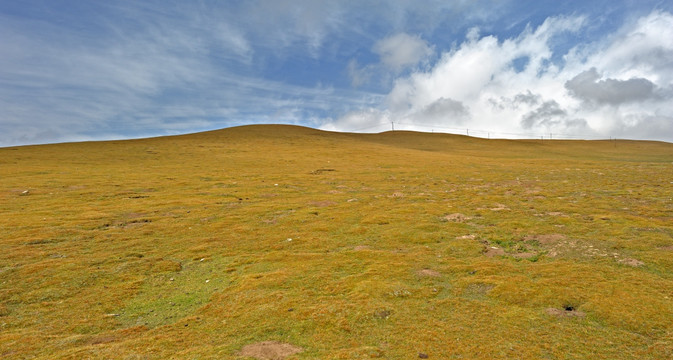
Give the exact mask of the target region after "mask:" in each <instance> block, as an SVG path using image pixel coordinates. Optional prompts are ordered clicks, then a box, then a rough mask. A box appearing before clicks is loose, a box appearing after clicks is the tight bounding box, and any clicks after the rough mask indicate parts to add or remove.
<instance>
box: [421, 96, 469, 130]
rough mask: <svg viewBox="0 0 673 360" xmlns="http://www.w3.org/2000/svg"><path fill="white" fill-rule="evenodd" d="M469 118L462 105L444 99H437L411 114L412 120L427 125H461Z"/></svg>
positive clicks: (466, 110)
mask: <svg viewBox="0 0 673 360" xmlns="http://www.w3.org/2000/svg"><path fill="white" fill-rule="evenodd" d="M469 116H470V111H469V109H468V108H467V107H466V106H465V105H464V104H463V103H461V102H460V101H456V100H453V99H445V98H439V99H437V100H435V101H434V102H432V103H430V104H428V105H427V106H426V107H424V108H423V109H422V110H421V111H419V112H417V113H414V114H412V118H414V119H415V120H416V121H417V122H420V123H429V124H436V123H445V124H446V123H448V124H461V123H463V122H464V121H465V119H467V118H469Z"/></svg>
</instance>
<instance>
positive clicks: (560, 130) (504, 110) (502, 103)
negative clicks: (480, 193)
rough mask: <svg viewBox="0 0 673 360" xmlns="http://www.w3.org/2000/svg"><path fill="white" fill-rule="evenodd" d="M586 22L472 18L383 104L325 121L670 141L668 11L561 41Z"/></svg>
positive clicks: (672, 53)
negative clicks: (479, 24) (505, 24)
mask: <svg viewBox="0 0 673 360" xmlns="http://www.w3.org/2000/svg"><path fill="white" fill-rule="evenodd" d="M591 25H592V24H590V23H589V22H588V20H587V18H585V17H583V16H557V17H549V18H547V19H546V20H545V21H544V22H543V23H542V24H541V25H539V26H538V27H536V28H532V27H530V26H528V27H526V28H525V29H524V30H523V31H522V32H521V33H519V34H518V35H516V36H513V37H508V38H498V37H497V36H494V35H482V34H480V30H479V29H478V28H472V29H470V30H469V31H468V32H467V33H466V35H465V38H464V40H463V41H462V42H461V43H460V44H457V45H456V46H455V47H453V48H452V49H451V50H449V51H444V52H443V53H441V55H440V56H439V58H438V59H437V60H436V62H434V64H432V65H431V66H430V67H429V68H428V69H418V70H416V71H413V72H412V73H410V74H405V75H403V76H399V77H398V78H396V79H395V80H394V84H393V86H392V89H391V90H390V92H389V93H388V94H387V95H386V98H385V101H384V102H382V103H381V104H379V106H376V107H370V108H366V109H361V110H355V111H352V112H349V113H347V114H345V115H344V116H341V117H339V118H336V119H330V120H328V121H326V122H325V123H323V125H322V128H324V129H328V130H341V131H348V130H351V129H354V128H357V129H362V128H365V129H368V130H369V131H381V130H385V129H390V128H391V122H394V123H397V124H398V126H396V128H397V129H400V128H404V129H410V130H421V131H430V130H435V131H448V132H462V133H465V132H466V131H467V130H468V128H469V129H472V130H471V131H470V134H471V135H477V136H484V137H486V136H492V137H493V136H499V137H533V136H536V137H539V136H545V137H548V136H553V134H556V137H557V138H563V137H566V138H608V137H619V138H641V139H642V138H644V139H659V140H668V141H673V131H672V130H673V117H672V116H673V102H672V101H671V100H673V99H672V95H673V60H672V59H673V15H671V14H670V13H668V12H664V11H653V12H651V13H650V14H649V15H647V16H643V17H640V18H638V19H637V20H635V21H632V22H629V23H626V24H624V25H623V26H622V27H621V28H620V29H618V31H617V32H616V33H614V34H610V35H607V36H605V37H603V38H601V39H598V40H597V41H593V42H590V43H584V42H579V43H577V44H576V45H575V46H572V47H569V48H564V47H562V46H558V43H559V42H560V40H559V39H563V38H564V37H568V36H581V34H582V32H584V31H585V29H586V28H587V27H590V26H591ZM387 41H390V39H383V40H381V43H387ZM425 46H426V48H428V49H429V48H430V46H431V45H425ZM417 53H419V52H417ZM392 58H393V59H397V57H392ZM401 58H402V59H405V57H401ZM409 59H410V60H409V63H413V62H414V61H418V58H413V57H409ZM390 61H392V60H390ZM393 63H394V64H403V63H406V62H405V61H402V60H398V61H395V62H393Z"/></svg>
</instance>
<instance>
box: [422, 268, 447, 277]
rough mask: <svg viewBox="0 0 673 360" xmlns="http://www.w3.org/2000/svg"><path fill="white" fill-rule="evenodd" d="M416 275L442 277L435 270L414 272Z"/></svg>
mask: <svg viewBox="0 0 673 360" xmlns="http://www.w3.org/2000/svg"><path fill="white" fill-rule="evenodd" d="M416 274H418V275H420V276H430V277H440V276H442V274H440V273H439V271H435V270H432V269H423V270H419V271H418V272H416Z"/></svg>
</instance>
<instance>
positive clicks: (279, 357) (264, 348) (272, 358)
mask: <svg viewBox="0 0 673 360" xmlns="http://www.w3.org/2000/svg"><path fill="white" fill-rule="evenodd" d="M303 350H304V349H302V348H300V347H299V346H294V345H290V344H286V343H279V342H277V341H262V342H260V343H255V344H249V345H246V346H244V347H243V349H241V352H240V355H241V356H248V357H253V358H255V359H260V360H283V359H285V358H286V357H288V356H290V355H294V354H296V353H300V352H302V351H303Z"/></svg>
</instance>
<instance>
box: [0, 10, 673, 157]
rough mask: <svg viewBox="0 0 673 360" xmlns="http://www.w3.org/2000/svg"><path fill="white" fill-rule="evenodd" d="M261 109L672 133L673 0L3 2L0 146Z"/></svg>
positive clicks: (522, 127)
mask: <svg viewBox="0 0 673 360" xmlns="http://www.w3.org/2000/svg"><path fill="white" fill-rule="evenodd" d="M246 124H295V125H303V126H309V127H313V128H318V129H323V130H330V131H345V132H381V131H388V130H391V129H393V128H394V129H395V130H414V131H426V132H448V133H456V134H469V135H471V136H479V137H489V138H545V139H548V138H553V139H609V138H620V139H643V140H660V141H668V142H673V2H672V1H670V0H667V1H662V0H659V1H648V0H583V1H556V0H538V1H522V0H511V1H510V0H472V1H467V0H465V1H462V0H457V1H446V0H445V1H434V0H425V1H411V0H396V1H395V0H391V1H374V0H371V1H368V0H359V1H355V0H342V1H336V0H330V1H327V0H246V1H242V0H231V1H215V0H213V1H209V0H201V1H187V0H184V1H174V0H145V1H135V0H130V1H124V0H114V1H81V0H23V1H12V0H0V146H15V145H26V144H42V143H58V142H69V141H88V140H111V139H128V138H140V137H151V136H163V135H175V134H183V133H192V132H198V131H205V130H213V129H220V128H226V127H231V126H238V125H246Z"/></svg>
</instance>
